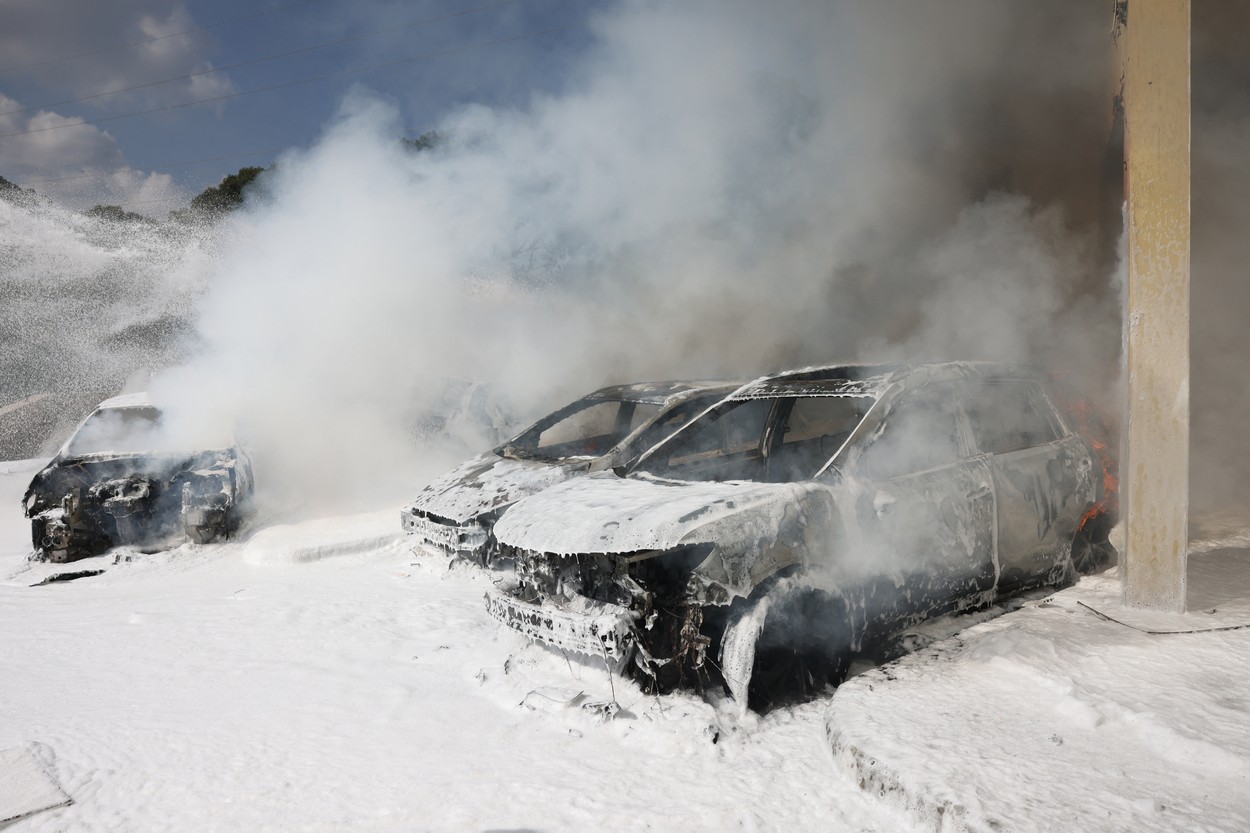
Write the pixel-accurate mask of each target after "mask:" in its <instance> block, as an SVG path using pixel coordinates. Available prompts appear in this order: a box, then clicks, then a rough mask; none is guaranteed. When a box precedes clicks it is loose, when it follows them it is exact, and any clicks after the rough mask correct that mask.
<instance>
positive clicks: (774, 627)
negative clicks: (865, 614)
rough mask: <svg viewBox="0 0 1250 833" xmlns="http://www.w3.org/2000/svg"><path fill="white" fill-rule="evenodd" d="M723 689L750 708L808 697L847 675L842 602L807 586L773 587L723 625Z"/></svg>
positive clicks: (847, 629)
mask: <svg viewBox="0 0 1250 833" xmlns="http://www.w3.org/2000/svg"><path fill="white" fill-rule="evenodd" d="M722 647H723V653H722V664H723V667H724V669H725V674H726V681H725V682H726V688H727V689H728V691H729V693H730V695H731V696H733V697H735V698H738V699H741V698H742V697H743V696H744V695H745V699H746V705H747V706H748V707H749V708H751V709H752V710H754V711H757V712H760V713H765V712H768V711H770V710H771V709H774V708H777V707H778V706H784V705H790V704H793V703H799V702H803V701H805V700H808V699H811V698H812V697H813V696H815V695H817V694H819V693H820V692H822V691H824V690H825V689H826V688H828V687H830V686H836V685H838V684H839V683H841V682H842V680H844V679H845V678H846V673H847V670H848V669H849V667H850V658H851V649H850V627H849V620H848V618H847V615H846V609H845V607H844V606H843V605H842V603H841V602H840V601H839V600H837V599H835V598H834V597H832V596H830V595H829V594H827V593H824V592H821V591H819V590H813V589H811V588H789V589H776V590H774V591H772V592H770V593H769V594H768V595H766V596H765V597H763V598H761V599H758V600H756V601H753V602H750V603H748V604H746V605H744V607H743V609H742V610H740V611H739V612H738V615H737V616H736V617H734V619H733V620H731V624H730V626H729V627H728V628H727V629H726V634H725V639H724V642H723V646H722Z"/></svg>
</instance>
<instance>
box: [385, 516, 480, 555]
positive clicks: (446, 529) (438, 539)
mask: <svg viewBox="0 0 1250 833" xmlns="http://www.w3.org/2000/svg"><path fill="white" fill-rule="evenodd" d="M399 520H400V523H401V524H402V526H403V528H404V532H407V533H409V534H410V535H415V536H416V537H417V538H418V539H420V540H421V541H422V542H423V543H426V544H429V545H430V546H432V547H435V548H436V549H439V550H442V551H443V552H445V553H447V554H448V555H466V556H474V557H477V556H481V555H482V554H483V553H484V552H485V551H486V539H487V534H486V528H485V527H483V526H482V525H481V524H480V523H478V522H477V521H468V522H466V523H462V524H452V523H443V522H441V521H438V520H435V519H433V518H431V517H429V516H427V515H423V514H421V513H419V512H416V511H414V510H413V509H411V508H409V509H405V510H403V511H402V512H400V513H399Z"/></svg>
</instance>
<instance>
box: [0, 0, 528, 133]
mask: <svg viewBox="0 0 1250 833" xmlns="http://www.w3.org/2000/svg"><path fill="white" fill-rule="evenodd" d="M518 2H520V0H501V2H498V3H492V4H490V5H488V6H477V7H476V8H472V9H464V10H463V11H458V12H451V13H449V14H444V15H438V16H437V17H427V18H425V19H423V20H417V21H413V22H412V23H404V24H401V25H399V26H387V27H384V28H382V29H374V30H372V31H369V32H362V33H360V34H357V35H352V36H350V37H346V38H339V39H338V40H333V41H326V42H325V43H317V44H313V45H311V46H301V47H300V48H299V49H291V50H288V51H286V52H277V53H274V54H272V55H261V56H260V57H258V58H250V59H248V60H246V61H239V62H238V63H234V64H226V65H225V66H220V67H214V68H212V69H202V70H199V71H198V72H191V73H187V74H186V75H178V76H175V77H173V78H163V79H161V80H159V81H148V82H146V83H143V84H134V85H132V86H129V87H118V88H117V89H115V90H105V91H104V92H100V93H93V94H91V95H84V96H79V97H78V98H66V99H63V100H62V101H52V102H48V103H46V104H33V105H31V106H29V107H20V108H18V109H16V110H3V111H0V116H12V115H16V114H18V113H29V112H31V111H32V110H50V109H51V108H53V107H61V106H63V105H65V104H77V103H79V102H81V101H94V100H95V99H97V98H107V97H108V96H111V95H121V94H122V93H129V92H134V91H135V90H146V89H148V88H149V87H159V86H161V85H162V84H172V83H174V82H175V81H188V80H190V79H192V78H201V77H203V76H205V75H215V74H216V73H219V72H227V71H228V70H232V69H238V68H239V67H247V66H253V65H255V64H263V63H267V62H269V61H276V60H279V59H281V58H289V57H291V56H292V55H302V54H304V53H305V52H315V51H317V50H318V49H329V48H330V47H332V46H341V45H342V44H345V43H351V42H352V41H358V40H363V39H365V38H372V37H377V36H378V35H384V34H387V33H389V32H398V31H401V30H403V29H413V28H415V27H417V26H424V25H426V24H428V23H438V22H440V21H443V20H451V19H452V18H456V17H464V16H465V15H470V14H476V13H478V12H482V11H489V10H490V9H497V8H500V7H501V6H510V5H512V4H514V3H518Z"/></svg>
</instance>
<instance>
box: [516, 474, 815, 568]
mask: <svg viewBox="0 0 1250 833" xmlns="http://www.w3.org/2000/svg"><path fill="white" fill-rule="evenodd" d="M813 489H826V487H823V486H820V485H816V484H811V483H756V482H747V481H730V482H725V483H715V482H689V481H683V480H664V479H660V478H653V477H649V476H646V475H630V476H629V477H617V476H616V475H614V474H612V473H607V472H605V473H602V474H593V475H588V476H586V477H579V478H577V479H575V480H571V481H570V482H568V483H564V484H561V485H559V486H555V487H553V488H551V489H548V490H547V491H545V492H543V493H542V494H539V495H535V496H533V497H530V498H526V499H525V500H523V501H520V502H519V503H517V505H516V506H514V507H512V508H511V509H509V510H508V513H507V514H506V515H504V516H503V518H502V519H500V521H499V523H497V524H496V525H495V537H496V538H497V539H498V540H499V542H500V543H501V544H505V545H507V546H511V547H516V548H517V549H522V550H531V551H534V552H549V553H555V554H559V555H574V554H578V553H628V552H642V551H646V550H668V549H673V548H675V547H679V546H683V545H687V544H699V543H715V542H716V541H717V540H718V539H719V537H718V536H723V534H724V526H723V525H724V524H726V523H732V524H734V525H735V526H737V527H739V528H740V530H741V532H740V534H742V535H745V536H746V537H748V538H749V537H754V536H759V537H762V538H767V537H772V536H775V535H776V534H777V530H778V529H779V527H780V525H781V523H782V520H783V518H784V516H785V514H786V511H787V507H792V506H793V505H795V503H796V502H798V501H800V500H801V499H802V498H803V497H804V496H805V495H806V494H807V493H808V492H810V491H812V490H813Z"/></svg>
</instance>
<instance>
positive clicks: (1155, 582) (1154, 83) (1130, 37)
mask: <svg viewBox="0 0 1250 833" xmlns="http://www.w3.org/2000/svg"><path fill="white" fill-rule="evenodd" d="M1126 9H1127V15H1126V21H1125V25H1124V42H1123V50H1124V57H1125V83H1124V107H1125V117H1124V118H1125V155H1126V157H1127V183H1128V261H1129V262H1128V267H1129V269H1128V310H1127V313H1128V318H1127V321H1126V322H1125V362H1126V372H1127V376H1128V421H1127V426H1126V430H1125V434H1124V454H1123V460H1122V466H1121V474H1122V475H1123V480H1122V483H1123V489H1124V492H1123V494H1122V496H1121V506H1122V508H1123V512H1124V518H1125V534H1126V537H1125V553H1124V558H1123V570H1124V601H1125V604H1128V605H1131V606H1133V607H1146V608H1153V609H1157V610H1175V611H1183V610H1184V609H1185V565H1186V558H1187V555H1188V539H1189V223H1190V220H1189V63H1190V62H1189V20H1190V0H1129V2H1128V3H1127V6H1126Z"/></svg>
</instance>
